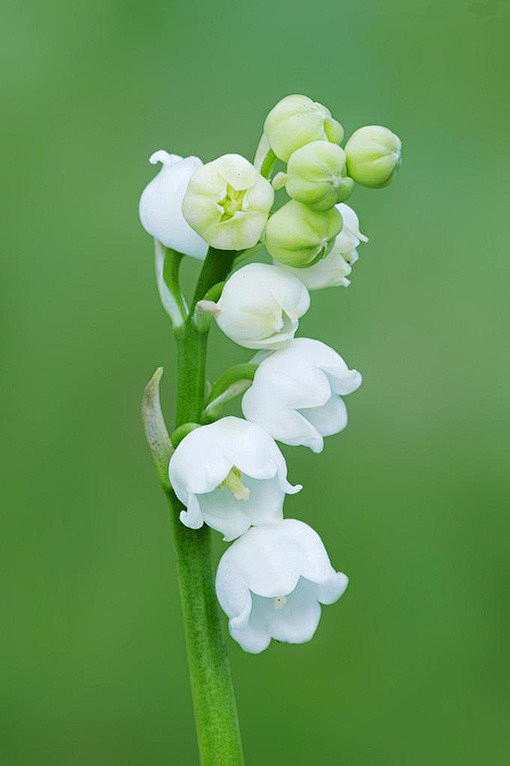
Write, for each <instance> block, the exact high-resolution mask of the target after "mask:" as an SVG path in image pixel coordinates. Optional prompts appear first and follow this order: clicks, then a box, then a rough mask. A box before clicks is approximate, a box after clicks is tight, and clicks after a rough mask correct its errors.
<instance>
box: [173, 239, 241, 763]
mask: <svg viewBox="0 0 510 766" xmlns="http://www.w3.org/2000/svg"><path fill="white" fill-rule="evenodd" d="M234 256H235V253H230V252H221V251H220V252H217V251H214V250H212V249H211V250H210V251H209V254H208V256H207V258H206V261H205V263H204V266H203V268H202V271H201V274H200V277H199V280H198V284H197V289H196V291H195V295H194V297H193V302H192V306H191V310H190V314H189V317H188V319H187V320H186V322H185V323H184V324H183V325H182V326H181V327H179V328H178V329H177V330H176V332H175V336H176V340H177V350H178V381H177V417H176V426H180V425H182V424H183V423H186V422H189V421H191V422H199V418H200V415H201V413H202V409H203V407H204V398H205V396H204V393H205V362H206V351H207V331H200V330H199V329H198V328H197V327H196V325H195V323H194V321H193V310H194V308H195V305H196V303H197V302H198V301H199V300H201V298H203V296H204V295H205V293H206V292H207V290H209V289H210V288H211V287H212V285H214V284H216V283H218V282H221V281H222V280H223V279H225V277H226V275H227V274H228V272H229V271H230V268H231V265H232V262H233V258H234ZM167 495H168V499H169V501H170V506H171V508H172V524H173V533H174V542H175V550H176V554H177V569H178V573H179V585H180V591H181V601H182V609H183V616H184V627H185V632H186V643H187V650H188V662H189V669H190V675H191V688H192V693H193V704H194V709H195V720H196V727H197V735H198V744H199V750H200V759H201V763H202V764H203V766H240V765H241V764H242V763H243V754H242V746H241V736H240V731H239V724H238V720H237V711H236V703H235V697H234V690H233V686H232V679H231V674H230V666H229V662H228V655H227V647H226V642H225V635H224V629H223V622H222V619H221V614H220V609H219V605H218V601H217V599H216V594H215V589H214V580H213V572H212V568H211V558H210V547H211V541H210V530H209V528H208V527H207V526H205V525H204V526H203V527H202V529H198V530H194V529H188V528H187V527H185V526H184V524H182V523H181V522H180V521H179V513H180V512H181V510H182V505H181V504H180V502H179V501H178V499H177V498H176V496H175V494H174V493H173V492H172V491H169V492H167Z"/></svg>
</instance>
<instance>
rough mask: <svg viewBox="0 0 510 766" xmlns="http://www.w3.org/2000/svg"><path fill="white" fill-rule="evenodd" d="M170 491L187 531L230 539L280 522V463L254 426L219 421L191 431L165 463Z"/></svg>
mask: <svg viewBox="0 0 510 766" xmlns="http://www.w3.org/2000/svg"><path fill="white" fill-rule="evenodd" d="M168 473H169V478H170V483H171V485H172V487H173V490H174V492H175V494H176V495H177V497H178V498H179V500H180V501H181V502H182V503H183V505H184V506H185V507H186V510H184V511H182V512H181V515H180V519H181V521H182V523H183V524H185V525H186V526H187V527H190V528H191V529H199V528H200V527H201V526H202V525H203V524H204V523H206V524H208V525H209V526H210V527H212V528H213V529H216V530H218V532H221V533H222V534H223V535H224V539H225V540H234V539H235V538H236V537H239V535H242V534H243V533H244V532H246V531H247V530H248V529H249V527H250V526H251V525H252V524H267V523H271V522H275V521H278V520H280V519H281V518H282V507H283V501H284V498H285V494H286V493H291V494H292V493H295V492H299V490H300V489H301V486H300V485H296V486H292V485H291V484H289V482H288V481H287V466H286V463H285V459H284V457H283V455H282V453H281V452H280V450H279V448H278V447H277V445H276V444H275V442H274V440H273V438H272V437H271V436H269V434H267V433H266V432H265V431H264V430H263V429H262V428H260V426H258V425H256V424H254V423H249V422H247V421H246V420H242V419H241V418H236V417H232V416H229V417H225V418H222V419H221V420H218V421H216V422H215V423H211V424H210V425H206V426H201V427H200V428H197V429H195V430H194V431H191V433H189V434H188V435H187V436H186V437H185V438H184V439H183V440H182V441H181V443H180V444H179V445H178V447H177V449H176V450H175V452H174V453H173V455H172V457H171V459H170V466H169V471H168Z"/></svg>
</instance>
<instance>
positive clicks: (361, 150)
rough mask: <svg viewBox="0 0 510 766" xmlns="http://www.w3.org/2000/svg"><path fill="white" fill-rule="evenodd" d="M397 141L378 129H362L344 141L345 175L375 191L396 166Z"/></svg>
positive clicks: (399, 146) (387, 181)
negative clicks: (346, 173)
mask: <svg viewBox="0 0 510 766" xmlns="http://www.w3.org/2000/svg"><path fill="white" fill-rule="evenodd" d="M401 148H402V143H401V141H400V138H399V137H398V136H396V135H395V133H392V132H391V130H388V128H383V127H382V126H381V125H365V127H364V128H359V130H357V131H356V132H355V133H353V134H352V136H351V137H350V139H349V140H348V141H347V144H346V147H345V153H346V155H347V172H348V173H349V175H350V176H351V178H353V179H354V180H355V181H356V183H358V184H361V185H362V186H369V187H371V188H372V189H378V188H380V187H381V186H386V185H387V184H389V182H390V181H391V178H392V175H393V171H394V170H395V169H396V168H398V166H399V165H400V151H401Z"/></svg>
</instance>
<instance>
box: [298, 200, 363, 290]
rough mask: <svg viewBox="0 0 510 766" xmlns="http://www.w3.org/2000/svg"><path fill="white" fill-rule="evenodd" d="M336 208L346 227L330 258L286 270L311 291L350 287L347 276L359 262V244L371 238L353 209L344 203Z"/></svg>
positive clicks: (337, 239) (338, 237)
mask: <svg viewBox="0 0 510 766" xmlns="http://www.w3.org/2000/svg"><path fill="white" fill-rule="evenodd" d="M336 208H337V210H338V211H339V212H340V213H341V215H342V220H343V226H342V230H341V232H340V234H339V235H338V236H337V237H336V239H335V241H334V243H333V247H332V248H331V251H330V252H329V253H328V255H326V257H325V258H321V260H320V261H318V262H317V263H314V264H313V266H308V267H307V268H306V269H295V268H292V267H291V266H284V267H283V268H285V270H286V271H289V272H290V273H291V274H294V276H295V277H297V278H298V279H300V280H301V282H302V283H303V284H304V285H305V287H307V288H308V289H309V290H322V289H323V288H324V287H340V286H341V287H348V286H349V285H350V280H349V279H348V277H349V275H350V274H351V271H352V265H353V264H354V263H356V261H357V260H358V251H357V249H356V248H357V247H358V246H359V245H360V243H362V242H368V237H365V235H364V234H362V233H361V232H360V230H359V221H358V216H357V215H356V213H355V212H354V210H353V209H352V207H349V205H346V204H345V203H343V202H342V203H340V204H339V205H337V206H336Z"/></svg>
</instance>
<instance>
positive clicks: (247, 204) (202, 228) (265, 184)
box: [182, 154, 274, 250]
mask: <svg viewBox="0 0 510 766" xmlns="http://www.w3.org/2000/svg"><path fill="white" fill-rule="evenodd" d="M273 200H274V191H273V187H272V186H271V184H270V183H269V181H267V180H266V179H265V178H263V177H262V176H261V175H260V173H259V171H258V170H256V169H255V168H254V167H253V165H252V164H251V163H250V162H248V160H246V159H245V158H244V157H241V155H239V154H225V155H223V156H222V157H219V158H218V159H216V160H213V162H208V163H207V164H206V165H203V166H202V167H201V168H199V169H198V170H197V172H196V173H195V174H194V175H193V177H192V178H191V180H190V182H189V184H188V188H187V191H186V194H185V196H184V199H183V203H182V212H183V214H184V217H185V219H186V221H187V222H188V223H189V225H190V226H191V227H192V228H193V229H194V230H195V231H196V232H197V233H198V234H199V235H200V236H201V237H203V238H204V239H205V241H206V242H208V243H209V245H212V247H215V248H217V249H219V250H244V249H247V248H250V247H254V246H255V245H256V244H257V242H258V241H259V239H260V237H261V235H262V232H263V230H264V226H265V225H266V221H267V217H268V215H269V211H270V210H271V206H272V204H273Z"/></svg>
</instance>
